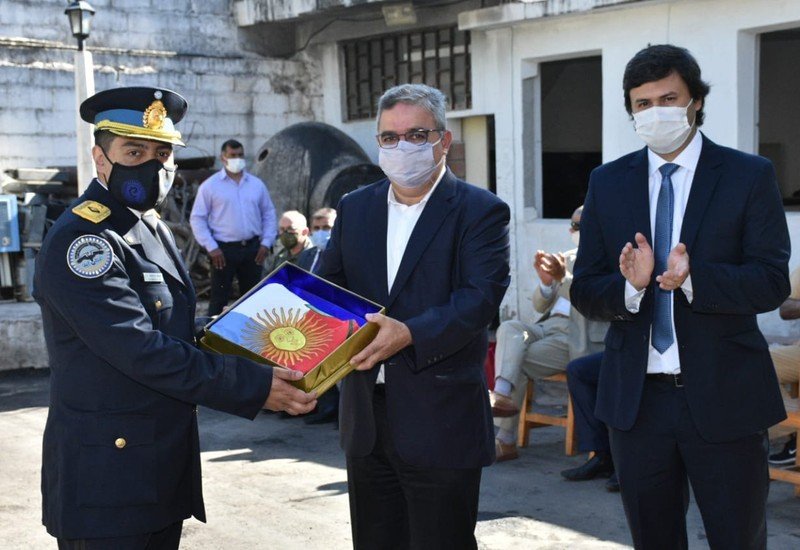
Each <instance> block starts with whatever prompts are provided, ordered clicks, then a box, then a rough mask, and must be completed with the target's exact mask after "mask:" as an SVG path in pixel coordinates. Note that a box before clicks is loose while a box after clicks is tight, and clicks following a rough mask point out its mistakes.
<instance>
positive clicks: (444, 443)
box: [319, 84, 509, 550]
mask: <svg viewBox="0 0 800 550" xmlns="http://www.w3.org/2000/svg"><path fill="white" fill-rule="evenodd" d="M445 124H446V120H445V98H444V95H443V94H442V93H441V92H440V91H439V90H436V89H434V88H430V87H428V86H424V85H421V84H407V85H402V86H397V87H394V88H392V89H390V90H388V91H387V92H386V93H385V94H384V95H383V96H382V97H381V99H380V101H379V103H378V136H377V137H378V143H379V145H380V156H379V159H380V166H381V168H382V169H383V171H384V172H385V173H386V175H387V177H388V179H385V180H382V181H379V182H377V183H375V184H373V185H370V186H367V187H365V188H363V189H359V190H358V191H354V192H352V193H350V194H348V195H347V196H345V197H344V198H343V199H342V201H341V202H340V204H339V207H338V208H337V211H338V212H339V216H338V218H337V220H336V225H335V226H334V228H333V234H332V237H331V240H330V242H329V243H328V248H327V249H326V250H325V252H323V255H322V260H321V268H320V271H319V273H320V275H322V276H323V277H326V278H327V279H329V280H331V281H332V282H334V283H336V284H339V285H341V286H343V287H345V288H347V289H349V290H352V291H354V292H356V293H358V294H361V295H362V296H364V297H366V298H369V299H371V300H373V301H375V302H377V303H379V304H382V305H384V306H385V307H386V310H387V315H386V316H384V315H370V316H368V321H370V322H372V323H376V324H377V325H378V326H379V332H378V335H377V336H376V338H375V340H374V341H373V342H372V343H371V344H370V345H369V346H367V347H366V348H365V349H364V350H363V351H362V352H360V353H359V354H357V355H356V356H355V357H354V358H353V360H352V363H353V364H354V365H356V367H357V369H358V370H357V371H356V372H354V373H353V374H351V375H348V376H347V377H346V378H345V379H344V380H343V381H342V388H341V394H342V395H341V404H340V417H339V422H340V430H341V443H342V447H343V448H344V450H345V453H346V455H347V478H348V488H349V493H350V517H351V522H352V529H353V545H354V547H355V548H358V549H381V550H384V549H392V548H398V549H407V548H413V549H426V550H432V549H437V548H459V549H462V548H463V549H469V548H476V547H477V544H476V541H475V536H474V530H475V523H476V520H477V514H478V492H479V487H480V479H481V468H482V467H484V466H488V465H489V464H491V463H492V461H493V460H494V445H493V439H494V434H493V427H492V415H491V410H490V407H489V399H488V389H487V385H486V378H485V374H484V370H483V363H484V360H485V358H486V351H487V326H488V325H489V323H490V322H491V320H492V318H493V317H494V316H495V314H496V312H497V308H498V306H499V305H500V301H501V300H502V298H503V295H504V294H505V291H506V288H507V286H508V283H509V266H508V254H509V250H508V227H507V226H508V221H509V209H508V206H507V205H506V204H505V203H503V202H502V201H501V200H499V199H498V198H497V197H496V196H494V195H493V194H491V193H489V192H487V191H484V190H481V189H478V188H476V187H473V186H471V185H469V184H467V183H466V182H464V181H461V180H459V179H458V178H456V177H455V176H454V175H453V174H452V173H451V172H450V171H449V170H448V169H447V167H446V164H445V160H446V154H447V149H448V147H449V146H450V143H451V141H452V135H451V133H450V132H449V131H448V130H446V129H445V128H446V126H445Z"/></svg>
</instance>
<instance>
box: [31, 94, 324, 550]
mask: <svg viewBox="0 0 800 550" xmlns="http://www.w3.org/2000/svg"><path fill="white" fill-rule="evenodd" d="M186 107H187V104H186V100H185V99H184V98H182V97H181V96H180V95H178V94H177V93H175V92H171V91H169V90H164V89H155V88H141V87H140V88H117V89H112V90H106V91H104V92H100V93H98V94H95V95H94V96H92V97H90V98H89V99H87V100H86V101H85V102H84V103H83V104H82V105H81V108H80V113H81V117H82V118H83V120H85V121H86V122H89V123H91V124H95V130H96V132H95V146H94V147H93V149H92V155H93V158H94V162H95V165H96V167H97V173H98V177H97V179H95V180H94V181H92V183H91V184H90V185H89V187H88V189H87V190H86V192H85V193H84V194H83V195H82V196H81V197H79V198H78V200H77V201H76V202H75V203H74V207H73V208H71V209H69V210H67V211H66V212H65V213H64V214H63V215H62V216H61V217H60V218H59V219H58V220H57V221H56V223H55V224H54V225H53V227H52V228H51V229H50V231H49V232H48V234H47V237H46V238H45V240H44V243H43V245H42V249H41V252H40V253H39V256H38V258H37V261H36V274H35V278H34V296H35V298H36V301H37V302H38V303H39V305H40V306H41V309H42V320H43V324H44V335H45V340H46V342H47V350H48V354H49V357H50V369H51V386H50V410H49V414H48V418H47V425H46V427H45V433H44V444H43V453H44V455H43V461H42V505H43V523H44V525H45V526H46V527H47V530H48V532H49V533H50V534H52V535H53V536H55V537H57V539H58V545H59V548H70V549H72V548H81V549H87V550H97V549H114V550H127V549H131V550H133V549H136V550H143V549H148V550H150V549H168V548H169V549H173V548H178V545H179V542H180V535H181V528H182V523H183V520H184V519H186V518H188V517H190V516H194V517H196V518H197V519H199V520H200V521H205V511H204V508H203V496H202V490H201V483H200V450H199V440H198V432H197V417H196V414H197V409H196V406H195V403H197V404H200V405H203V406H206V407H211V408H214V409H217V410H221V411H225V412H228V413H231V414H235V415H238V416H242V417H245V418H250V419H252V418H254V417H255V416H256V414H257V413H258V412H259V410H260V409H262V408H268V409H272V410H286V411H288V412H289V413H292V414H301V413H306V412H308V411H310V410H311V409H313V408H314V406H315V404H316V400H315V398H314V395H313V394H306V393H304V392H302V391H300V390H298V389H296V388H294V387H293V386H291V385H290V384H289V381H290V380H296V379H298V378H300V376H301V373H299V372H295V371H288V370H282V369H275V370H273V369H270V368H268V367H265V366H262V365H259V364H257V363H254V362H251V361H249V360H246V359H243V358H240V357H234V356H224V355H215V354H211V353H208V352H204V351H201V350H199V349H198V348H197V347H196V346H195V343H194V337H193V334H194V325H193V320H194V314H195V294H194V288H193V287H192V283H191V280H190V278H189V273H188V272H187V270H186V266H185V265H184V263H183V261H182V259H181V256H180V254H179V251H178V249H177V247H176V246H175V241H174V239H173V237H172V234H171V233H170V231H169V229H168V228H167V226H166V225H165V224H164V223H163V222H161V221H159V220H158V217H157V216H156V215H155V211H154V210H153V208H154V207H155V206H157V205H158V204H159V203H160V201H162V200H163V198H164V196H165V195H166V194H167V192H168V191H169V188H170V186H171V183H172V178H173V175H174V171H175V164H174V158H173V146H174V145H183V142H182V141H181V135H180V133H179V132H178V131H176V130H175V128H174V123H177V122H178V121H179V120H180V119H181V118H182V117H183V115H184V113H185V111H186Z"/></svg>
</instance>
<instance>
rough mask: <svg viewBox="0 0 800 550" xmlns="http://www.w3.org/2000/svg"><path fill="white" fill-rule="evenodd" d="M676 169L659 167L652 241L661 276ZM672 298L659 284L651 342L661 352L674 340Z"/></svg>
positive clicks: (668, 245) (664, 267) (668, 241)
mask: <svg viewBox="0 0 800 550" xmlns="http://www.w3.org/2000/svg"><path fill="white" fill-rule="evenodd" d="M677 169H678V165H677V164H672V163H667V164H664V165H663V166H662V167H661V168H659V169H658V171H659V172H661V189H660V190H659V191H658V203H657V205H656V227H655V237H654V240H653V253H654V255H655V274H656V275H661V274H662V273H664V272H665V271H666V270H667V257H668V256H669V251H670V249H671V248H672V216H673V212H674V210H675V194H674V193H673V191H672V174H673V173H674V172H675V170H677ZM670 300H672V291H671V290H661V288H659V286H658V283H656V295H655V306H654V308H653V309H654V311H653V340H652V345H653V347H654V348H655V349H656V350H657V351H658V353H664V352H665V351H667V348H668V347H670V346H671V345H672V342H674V341H675V337H674V336H673V334H672V309H671V308H670Z"/></svg>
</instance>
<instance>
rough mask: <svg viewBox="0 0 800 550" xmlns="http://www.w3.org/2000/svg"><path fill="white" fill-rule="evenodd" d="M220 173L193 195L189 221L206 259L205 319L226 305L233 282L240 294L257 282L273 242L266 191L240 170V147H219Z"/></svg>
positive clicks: (229, 143) (229, 144) (228, 143)
mask: <svg viewBox="0 0 800 550" xmlns="http://www.w3.org/2000/svg"><path fill="white" fill-rule="evenodd" d="M220 160H221V161H222V170H220V171H219V172H217V173H216V174H214V175H213V176H211V177H210V178H208V179H207V180H206V181H204V182H203V183H202V184H200V188H199V189H198V190H197V196H196V197H195V199H194V205H193V206H192V213H191V216H190V217H189V222H190V224H191V226H192V233H194V238H195V239H197V242H198V243H199V244H200V246H202V247H203V248H204V249H205V250H206V252H207V253H208V255H209V257H210V259H211V296H210V299H209V303H208V315H209V316H214V315H218V314H219V313H220V312H221V311H222V309H223V308H224V307H225V306H226V305H228V300H229V299H230V294H231V287H232V285H233V279H234V277H236V278H237V280H238V281H239V292H240V293H241V294H244V293H245V292H247V291H248V290H250V289H251V288H253V287H254V286H255V285H256V284H257V283H258V282H259V281H260V280H261V275H262V271H263V268H264V260H265V259H266V257H267V254H268V252H269V251H270V249H271V247H272V244H273V242H274V241H275V234H276V225H275V206H273V204H272V200H271V199H270V196H269V191H268V189H267V186H266V185H265V184H264V182H263V181H261V180H260V179H259V178H257V177H256V176H254V175H253V174H251V173H249V172H247V171H246V170H245V166H246V162H245V159H244V146H243V145H242V144H241V143H239V142H238V141H236V140H233V139H229V140H228V141H226V142H225V143H223V144H222V149H221V153H220Z"/></svg>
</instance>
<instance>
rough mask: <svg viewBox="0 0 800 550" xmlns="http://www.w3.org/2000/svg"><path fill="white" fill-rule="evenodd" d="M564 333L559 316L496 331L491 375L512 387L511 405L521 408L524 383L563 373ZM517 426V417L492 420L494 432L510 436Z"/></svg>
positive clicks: (566, 323) (507, 324) (513, 323)
mask: <svg viewBox="0 0 800 550" xmlns="http://www.w3.org/2000/svg"><path fill="white" fill-rule="evenodd" d="M568 331H569V319H568V318H566V317H561V316H553V317H549V318H548V319H546V320H545V321H543V322H541V323H536V324H533V325H529V324H527V323H523V322H522V321H517V320H511V321H504V322H503V323H501V324H500V326H499V327H498V328H497V348H496V351H495V356H494V358H495V363H494V364H495V373H494V374H495V377H503V378H505V379H506V380H508V381H509V382H511V383H512V384H513V385H514V390H513V391H512V392H511V400H512V401H513V402H514V404H515V405H517V406H518V407H519V406H521V405H522V400H523V399H524V398H525V390H526V389H527V387H528V379H534V378H544V377H546V376H551V375H553V374H558V373H559V372H564V371H565V370H566V369H567V363H569V343H568V341H567V332H568ZM518 422H519V415H517V416H513V417H509V418H497V419H495V425H496V426H497V427H498V428H500V429H501V430H507V431H509V432H512V433H517V423H518Z"/></svg>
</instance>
